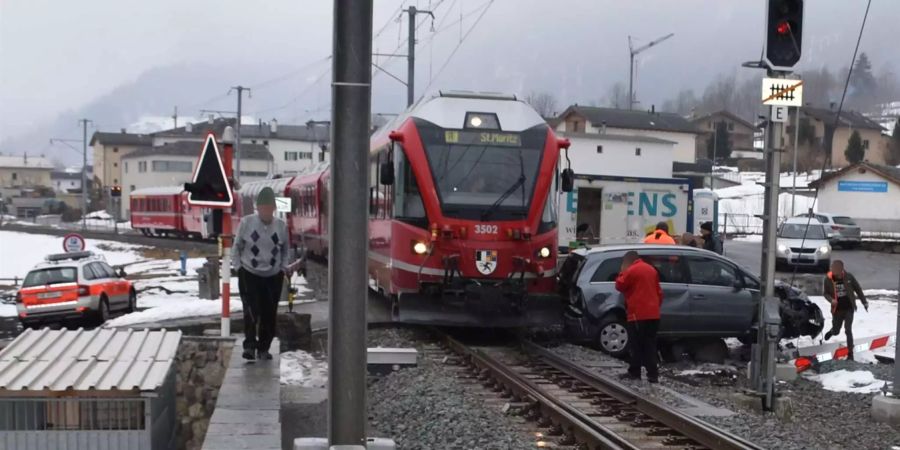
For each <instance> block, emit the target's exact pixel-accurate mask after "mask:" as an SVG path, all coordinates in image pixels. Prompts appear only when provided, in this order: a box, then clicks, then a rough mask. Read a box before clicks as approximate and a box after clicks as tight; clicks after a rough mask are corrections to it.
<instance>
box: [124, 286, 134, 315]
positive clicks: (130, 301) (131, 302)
mask: <svg viewBox="0 0 900 450" xmlns="http://www.w3.org/2000/svg"><path fill="white" fill-rule="evenodd" d="M135 311H137V293H136V292H134V289H132V290H131V292H129V293H128V308H127V309H126V310H125V312H129V313H133V312H135Z"/></svg>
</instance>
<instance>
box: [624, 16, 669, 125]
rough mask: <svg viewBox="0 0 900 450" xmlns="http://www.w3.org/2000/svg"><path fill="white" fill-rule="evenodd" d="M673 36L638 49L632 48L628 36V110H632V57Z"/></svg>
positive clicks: (664, 37) (656, 40)
mask: <svg viewBox="0 0 900 450" xmlns="http://www.w3.org/2000/svg"><path fill="white" fill-rule="evenodd" d="M672 36H675V33H669V34H667V35H665V36H663V37H661V38H659V39H655V40H653V41H650V43H649V44H646V45H643V46H641V47H638V48H634V47H633V46H632V44H631V36H628V54H629V55H630V59H629V62H628V109H634V57H635V56H637V55H638V54H639V53H641V52H643V51H645V50H647V49H649V48H650V47H653V46H654V45H656V44H659V43H660V42H662V41H665V40H666V39H669V38H670V37H672Z"/></svg>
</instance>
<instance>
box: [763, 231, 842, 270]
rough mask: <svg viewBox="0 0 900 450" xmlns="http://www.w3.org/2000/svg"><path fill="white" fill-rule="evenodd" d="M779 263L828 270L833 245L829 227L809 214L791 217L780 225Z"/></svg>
mask: <svg viewBox="0 0 900 450" xmlns="http://www.w3.org/2000/svg"><path fill="white" fill-rule="evenodd" d="M775 245H776V248H775V266H776V268H778V269H779V270H781V269H783V268H787V267H806V268H818V269H819V270H821V271H823V272H828V270H829V269H830V267H831V244H830V243H829V242H828V237H827V235H826V233H825V226H824V225H822V224H820V223H818V221H816V220H815V219H812V220H810V219H809V218H807V217H793V218H790V219H788V220H786V221H784V223H782V224H781V226H780V227H778V238H777V240H776V244H775Z"/></svg>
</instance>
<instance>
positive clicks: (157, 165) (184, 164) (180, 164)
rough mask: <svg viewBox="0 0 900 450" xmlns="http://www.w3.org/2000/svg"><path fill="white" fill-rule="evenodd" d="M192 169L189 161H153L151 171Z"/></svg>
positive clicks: (187, 171) (188, 170)
mask: <svg viewBox="0 0 900 450" xmlns="http://www.w3.org/2000/svg"><path fill="white" fill-rule="evenodd" d="M192 171H193V165H192V164H191V162H190V161H153V172H183V173H190V172H192Z"/></svg>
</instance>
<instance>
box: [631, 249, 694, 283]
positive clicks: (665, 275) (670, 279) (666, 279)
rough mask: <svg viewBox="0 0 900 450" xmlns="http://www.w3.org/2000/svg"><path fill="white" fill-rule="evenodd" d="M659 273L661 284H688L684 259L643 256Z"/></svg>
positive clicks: (668, 256)
mask: <svg viewBox="0 0 900 450" xmlns="http://www.w3.org/2000/svg"><path fill="white" fill-rule="evenodd" d="M641 259H643V260H644V261H645V262H647V263H648V264H650V265H651V266H653V267H654V268H655V269H656V271H657V272H659V282H660V283H687V277H686V276H685V273H684V265H683V264H682V257H681V256H678V255H651V256H641Z"/></svg>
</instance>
